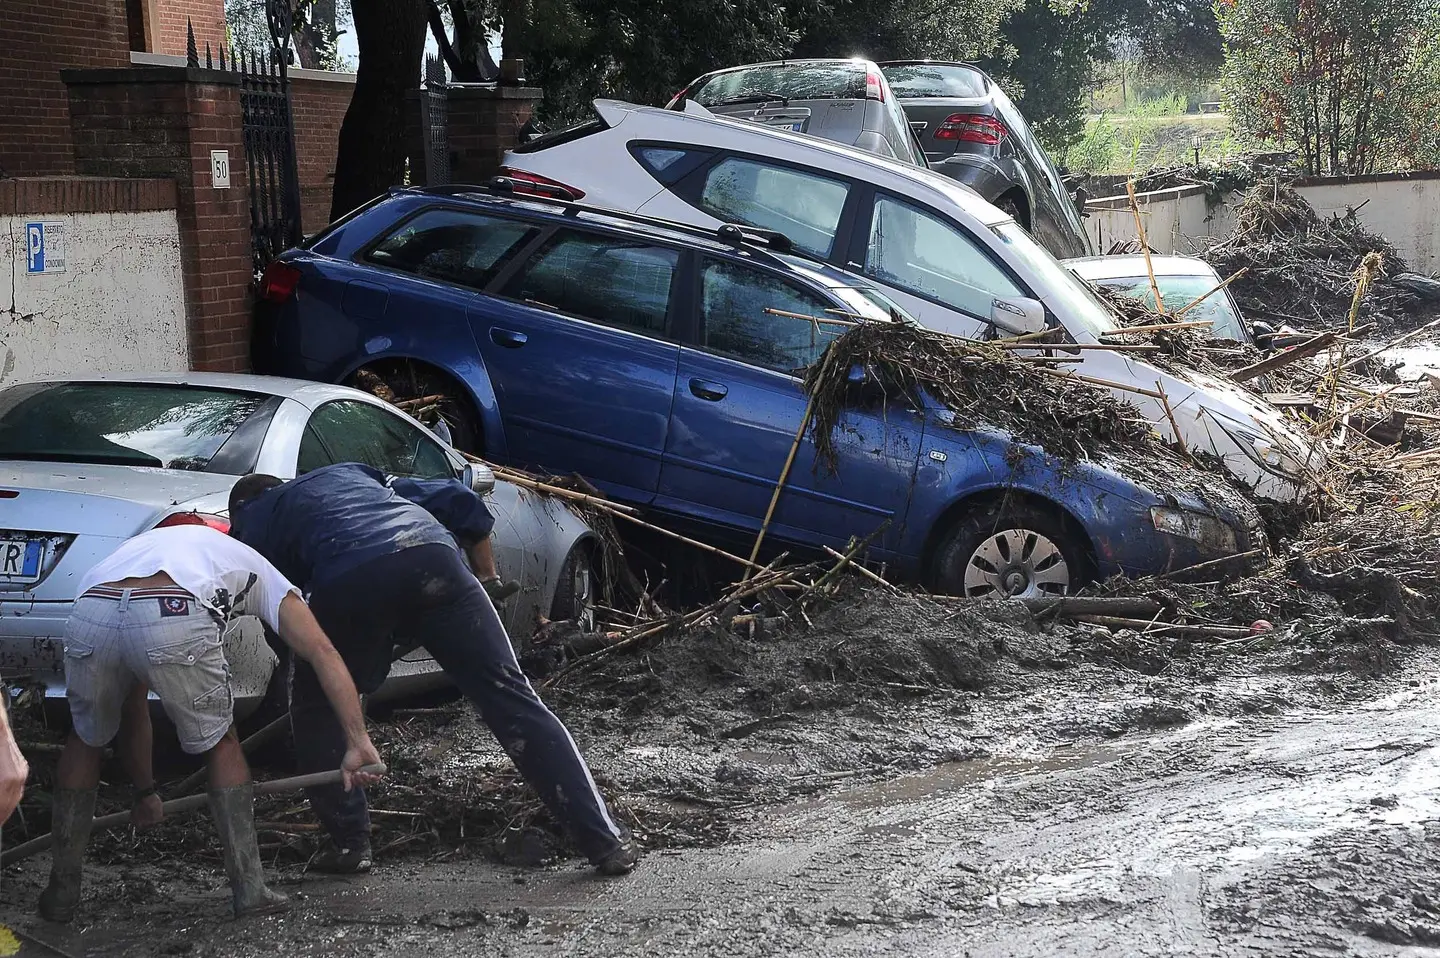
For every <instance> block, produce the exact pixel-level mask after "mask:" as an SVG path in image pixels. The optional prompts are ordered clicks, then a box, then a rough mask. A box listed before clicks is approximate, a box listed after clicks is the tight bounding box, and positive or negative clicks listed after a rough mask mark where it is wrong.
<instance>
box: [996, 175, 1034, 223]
mask: <svg viewBox="0 0 1440 958" xmlns="http://www.w3.org/2000/svg"><path fill="white" fill-rule="evenodd" d="M1007 201H1008V203H1007ZM992 205H994V206H996V207H998V208H999V209H1001V210H1004V211H1005V212H1007V213H1011V207H1012V206H1013V209H1014V212H1013V213H1011V215H1012V216H1014V217H1015V220H1016V222H1018V223H1019V224H1020V226H1021V227H1022V228H1024V229H1026V230H1029V229H1030V226H1031V224H1032V223H1034V221H1035V206H1034V204H1033V203H1031V202H1030V196H1029V195H1028V194H1027V193H1026V192H1025V188H1024V187H1023V186H1019V185H1016V186H1012V187H1010V188H1009V189H1008V190H1006V191H1005V192H1003V193H1001V194H1000V195H999V196H997V197H995V199H994V201H993V203H992Z"/></svg>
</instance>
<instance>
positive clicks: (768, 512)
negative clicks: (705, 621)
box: [740, 396, 815, 582]
mask: <svg viewBox="0 0 1440 958" xmlns="http://www.w3.org/2000/svg"><path fill="white" fill-rule="evenodd" d="M814 412H815V397H814V396H811V397H810V399H809V401H808V402H806V403H805V415H803V416H801V417H800V428H799V429H797V430H795V441H794V442H792V443H790V452H789V454H788V455H787V456H786V457H785V466H784V468H782V469H781V470H780V481H779V482H777V483H775V492H774V493H773V494H772V495H771V496H770V505H769V506H768V507H766V509H765V521H764V522H762V523H760V532H759V534H758V535H756V536H755V545H754V547H753V548H751V550H750V561H749V562H748V563H747V564H746V569H745V577H744V578H742V579H741V580H740V581H741V582H744V581H746V580H747V579H749V578H750V572H751V570H752V569H754V568H755V560H756V559H757V558H759V557H760V544H761V543H763V542H764V541H765V533H766V532H767V531H768V530H769V529H770V520H771V519H773V518H775V507H776V506H777V505H779V504H780V493H781V492H783V491H784V489H785V482H786V480H788V479H789V478H790V467H791V466H793V465H794V464H795V453H796V452H798V451H799V449H800V441H801V440H802V439H804V438H805V429H806V427H808V426H809V425H810V416H811V415H812V414H813V413H814Z"/></svg>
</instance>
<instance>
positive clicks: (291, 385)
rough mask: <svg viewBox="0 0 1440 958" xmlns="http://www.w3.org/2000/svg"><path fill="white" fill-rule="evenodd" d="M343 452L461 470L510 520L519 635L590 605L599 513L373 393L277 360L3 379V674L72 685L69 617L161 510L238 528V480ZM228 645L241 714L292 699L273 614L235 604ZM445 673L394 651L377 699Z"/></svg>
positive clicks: (28, 683) (298, 469) (499, 529)
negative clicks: (518, 477) (468, 452)
mask: <svg viewBox="0 0 1440 958" xmlns="http://www.w3.org/2000/svg"><path fill="white" fill-rule="evenodd" d="M334 462H364V463H366V464H368V465H372V466H374V467H376V468H377V469H380V470H381V471H382V472H385V473H387V474H389V475H404V476H416V477H419V478H427V479H437V478H444V477H455V478H462V477H463V478H465V479H466V481H468V482H469V483H470V485H471V486H472V488H475V489H477V491H481V492H483V493H484V495H485V500H486V504H487V505H488V506H489V507H490V510H491V512H492V513H493V514H494V515H495V518H496V524H495V533H494V538H493V540H492V543H493V547H494V550H495V559H496V564H497V565H498V566H499V568H500V571H501V572H502V573H503V574H504V575H506V576H507V577H510V578H515V579H518V580H519V581H520V583H521V585H522V590H521V592H520V593H519V594H518V595H516V596H513V597H512V598H511V599H510V600H509V601H507V602H506V603H505V605H504V607H503V608H502V610H501V614H502V616H503V618H504V619H505V624H506V627H507V628H508V629H510V630H511V633H512V635H529V634H530V632H531V631H532V630H533V628H534V625H535V621H536V619H535V616H536V613H537V612H544V613H545V615H546V616H547V617H549V618H564V619H571V618H579V619H583V618H586V617H588V616H591V615H593V605H592V603H593V596H592V594H591V565H590V561H591V557H592V556H591V549H592V548H593V547H594V533H593V532H592V531H591V529H590V527H589V526H588V525H587V524H586V523H584V522H583V521H581V520H580V519H579V518H578V517H577V516H575V515H574V514H573V513H571V512H570V510H568V509H566V508H565V507H564V506H563V505H562V504H560V503H559V501H558V500H553V499H546V498H543V497H539V496H536V495H535V494H533V493H530V492H526V491H524V490H521V489H520V488H518V487H517V486H515V485H512V484H511V483H508V482H496V481H495V477H494V475H493V474H491V473H490V470H489V469H488V468H485V467H483V466H480V467H472V466H470V465H469V464H467V463H466V461H465V459H464V458H463V457H462V456H461V455H460V454H459V453H457V452H456V451H455V450H454V449H452V448H451V447H450V446H448V445H446V444H444V443H441V442H440V441H438V440H437V439H436V438H435V436H434V435H433V434H432V433H431V432H430V431H429V430H428V429H427V428H426V427H424V426H422V425H421V424H420V423H419V422H417V421H416V420H414V419H412V418H410V417H409V416H407V415H406V414H405V413H403V412H401V411H400V410H399V409H397V408H395V407H394V406H391V405H389V404H388V403H385V402H382V401H381V400H379V399H377V398H375V397H374V396H372V395H370V394H369V393H366V392H361V391H360V390H357V389H350V388H347V387H344V386H327V385H321V384H319V383H311V382H300V381H298V380H292V379H278V378H272V377H269V376H249V375H224V374H212V373H175V374H170V375H161V376H148V377H147V376H115V377H99V376H97V377H74V378H68V379H64V380H54V381H43V382H31V383H21V384H17V385H14V386H9V387H7V388H5V389H3V390H0V675H3V676H4V680H5V682H6V683H7V684H8V685H9V686H11V687H24V688H29V687H36V686H38V687H40V688H42V689H43V690H44V694H45V695H46V697H49V698H57V697H62V696H64V694H65V676H64V670H63V660H62V654H61V640H62V639H63V637H64V635H65V620H66V619H67V618H68V616H69V614H70V608H71V606H72V605H73V604H74V601H75V584H76V582H78V581H79V579H80V577H81V576H82V575H84V574H85V573H86V572H88V571H89V570H90V568H91V567H93V566H94V565H95V563H97V562H99V561H100V560H101V559H103V558H105V557H106V556H108V555H109V554H110V553H111V552H112V551H114V550H115V549H116V548H117V547H118V546H119V544H120V543H121V542H123V541H124V540H125V539H127V538H129V537H130V536H133V535H137V534H139V533H141V532H144V531H146V530H148V529H154V528H157V527H159V526H167V525H174V524H177V523H197V522H198V523H202V524H205V525H209V526H212V527H214V528H218V529H222V530H228V529H229V522H228V520H227V519H226V515H227V508H228V504H229V503H228V500H229V495H230V487H231V486H232V485H234V483H235V480H236V479H237V478H239V477H240V476H243V475H245V474H246V473H250V472H267V473H270V474H271V475H276V476H279V477H281V478H282V479H288V478H292V477H294V476H296V475H299V474H302V473H305V472H307V471H309V470H311V469H317V468H319V467H321V466H325V465H329V464H330V463H334ZM277 641H278V640H277ZM226 657H227V659H228V661H229V663H230V669H231V676H232V680H233V682H234V688H235V711H236V716H237V718H245V717H246V716H247V715H249V714H250V713H251V712H253V711H255V709H256V708H258V707H259V706H260V705H261V703H262V702H263V701H264V700H265V699H266V697H267V695H269V696H271V697H274V696H276V695H277V694H278V695H279V696H281V697H283V694H284V683H283V682H282V681H279V679H278V677H277V676H278V673H277V672H276V665H277V663H278V659H277V657H276V654H275V651H274V650H273V649H272V647H271V645H270V644H269V642H267V640H266V638H265V634H264V628H263V627H262V626H261V625H260V623H259V620H258V619H255V618H254V617H249V616H247V617H243V618H241V619H239V620H237V622H236V623H235V625H234V626H233V627H232V629H231V631H230V633H229V634H228V635H227V637H226ZM272 677H277V680H276V681H275V682H272ZM443 681H444V674H443V673H442V672H440V671H439V669H438V666H436V664H435V662H434V660H433V659H431V658H430V656H429V654H428V653H427V652H425V650H424V649H416V650H413V651H411V652H409V653H407V654H406V655H405V656H404V658H402V659H401V660H399V661H397V662H396V663H395V665H394V666H393V667H392V669H391V672H390V678H389V680H388V681H387V683H386V685H385V686H384V687H383V688H382V689H381V695H380V697H385V696H388V695H398V694H403V693H406V692H414V691H420V690H422V689H424V688H428V687H435V686H438V685H440V684H442V683H443ZM267 711H268V709H267Z"/></svg>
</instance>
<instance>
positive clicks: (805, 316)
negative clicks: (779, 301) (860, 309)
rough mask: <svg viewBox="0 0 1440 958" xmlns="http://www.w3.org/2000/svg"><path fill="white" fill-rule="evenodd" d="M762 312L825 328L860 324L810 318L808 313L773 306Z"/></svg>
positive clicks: (824, 318) (825, 318) (852, 321)
mask: <svg viewBox="0 0 1440 958" xmlns="http://www.w3.org/2000/svg"><path fill="white" fill-rule="evenodd" d="M762 312H766V313H769V314H770V315H771V316H784V317H785V318H786V319H803V320H807V321H809V322H812V323H824V324H825V325H827V326H859V325H860V323H858V322H856V321H854V320H850V319H832V318H830V317H829V316H811V315H810V314H809V313H792V312H790V310H788V309H776V308H775V307H773V306H766V307H765V309H764V310H762Z"/></svg>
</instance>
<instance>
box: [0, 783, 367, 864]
mask: <svg viewBox="0 0 1440 958" xmlns="http://www.w3.org/2000/svg"><path fill="white" fill-rule="evenodd" d="M360 771H362V772H364V773H366V774H369V775H384V774H385V773H386V772H387V771H389V769H387V768H386V767H385V764H384V763H383V762H382V763H380V764H378V765H365V766H362V767H361V769H360ZM341 781H343V776H341V774H340V770H339V769H338V768H337V769H332V770H330V771H328V772H311V773H310V774H309V775H293V776H291V777H290V778H277V779H274V780H272V781H269V782H256V783H255V794H256V795H271V794H274V793H275V792H293V791H295V790H296V789H301V788H313V787H315V786H317V785H337V784H339V783H340V782H341ZM209 800H210V798H209V796H208V795H186V796H185V797H184V798H172V799H170V801H168V802H164V803H162V804H161V806H160V808H161V810H163V811H164V812H165V814H166V815H178V814H180V813H181V812H189V811H194V810H195V809H197V808H200V807H202V806H204V805H205V804H206V803H207V802H209ZM128 821H130V813H129V812H115V813H113V814H110V815H102V816H100V817H99V818H97V819H95V820H94V821H92V822H91V823H90V830H91V831H92V832H93V831H96V830H98V829H102V828H110V827H112V826H114V825H124V824H125V823H126V822H128ZM54 842H55V840H54V837H53V836H52V835H41V836H40V837H39V838H32V839H30V841H28V842H25V843H24V844H22V845H16V846H15V847H14V848H9V849H6V850H5V851H4V853H3V854H0V868H3V867H4V866H6V865H9V864H12V863H13V862H18V861H20V860H21V859H24V858H29V857H30V856H31V855H38V854H39V853H40V852H43V851H45V850H46V849H47V848H49V847H50V846H51V845H53V844H54Z"/></svg>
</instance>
